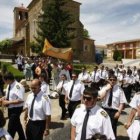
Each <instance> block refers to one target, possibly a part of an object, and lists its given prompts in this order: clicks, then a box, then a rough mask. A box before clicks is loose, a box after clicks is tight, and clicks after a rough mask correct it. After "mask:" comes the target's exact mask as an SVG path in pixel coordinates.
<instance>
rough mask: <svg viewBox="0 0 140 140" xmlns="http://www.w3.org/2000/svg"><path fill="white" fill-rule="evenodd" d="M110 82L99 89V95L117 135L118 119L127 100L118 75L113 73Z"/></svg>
mask: <svg viewBox="0 0 140 140" xmlns="http://www.w3.org/2000/svg"><path fill="white" fill-rule="evenodd" d="M108 82H109V83H108V84H107V85H105V86H104V87H103V88H102V89H101V90H100V91H99V96H100V98H101V99H102V107H103V108H104V109H105V111H106V112H107V113H108V115H109V116H110V119H111V123H112V128H113V131H114V134H115V136H117V123H118V119H119V117H120V115H121V112H122V110H123V109H124V105H125V103H127V101H126V98H125V95H124V92H123V90H122V89H121V87H120V86H119V85H118V84H117V77H116V76H115V75H111V76H110V77H109V81H108Z"/></svg>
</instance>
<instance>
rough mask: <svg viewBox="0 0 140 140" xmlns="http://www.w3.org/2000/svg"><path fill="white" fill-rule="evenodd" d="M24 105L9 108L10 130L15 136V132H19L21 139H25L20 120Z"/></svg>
mask: <svg viewBox="0 0 140 140" xmlns="http://www.w3.org/2000/svg"><path fill="white" fill-rule="evenodd" d="M22 110H23V107H15V108H8V117H9V123H8V132H9V134H10V135H11V136H12V137H13V138H14V136H15V133H16V132H17V133H18V136H19V140H25V135H24V131H23V128H22V125H21V122H20V115H21V113H22Z"/></svg>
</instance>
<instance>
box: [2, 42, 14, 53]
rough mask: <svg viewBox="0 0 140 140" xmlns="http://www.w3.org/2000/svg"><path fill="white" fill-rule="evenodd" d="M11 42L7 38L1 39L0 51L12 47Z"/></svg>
mask: <svg viewBox="0 0 140 140" xmlns="http://www.w3.org/2000/svg"><path fill="white" fill-rule="evenodd" d="M12 44H13V43H12V41H11V40H9V39H5V40H2V41H1V42H0V51H2V52H3V50H5V49H8V48H10V47H12Z"/></svg>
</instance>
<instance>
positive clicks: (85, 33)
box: [83, 29, 90, 38]
mask: <svg viewBox="0 0 140 140" xmlns="http://www.w3.org/2000/svg"><path fill="white" fill-rule="evenodd" d="M83 37H84V38H89V37H90V36H89V32H88V30H87V29H84V30H83Z"/></svg>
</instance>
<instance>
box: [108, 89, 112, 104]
mask: <svg viewBox="0 0 140 140" xmlns="http://www.w3.org/2000/svg"><path fill="white" fill-rule="evenodd" d="M112 97H113V87H112V88H111V89H110V95H109V99H108V106H111V105H112Z"/></svg>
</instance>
